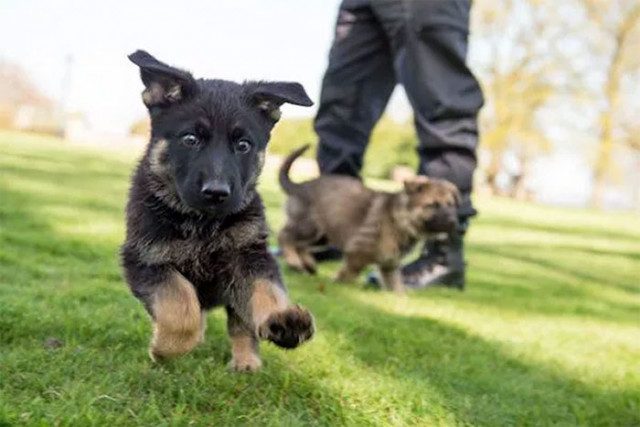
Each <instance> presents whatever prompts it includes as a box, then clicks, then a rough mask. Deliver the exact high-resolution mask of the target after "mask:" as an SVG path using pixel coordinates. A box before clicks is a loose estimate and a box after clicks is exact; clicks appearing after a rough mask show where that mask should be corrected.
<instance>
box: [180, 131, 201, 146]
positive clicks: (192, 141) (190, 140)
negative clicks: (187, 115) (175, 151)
mask: <svg viewBox="0 0 640 427" xmlns="http://www.w3.org/2000/svg"><path fill="white" fill-rule="evenodd" d="M180 140H181V141H182V143H183V144H184V145H186V146H187V147H193V146H196V145H198V143H199V142H200V140H199V139H198V137H197V136H195V135H194V134H192V133H188V134H186V135H184V136H183V137H182V138H180Z"/></svg>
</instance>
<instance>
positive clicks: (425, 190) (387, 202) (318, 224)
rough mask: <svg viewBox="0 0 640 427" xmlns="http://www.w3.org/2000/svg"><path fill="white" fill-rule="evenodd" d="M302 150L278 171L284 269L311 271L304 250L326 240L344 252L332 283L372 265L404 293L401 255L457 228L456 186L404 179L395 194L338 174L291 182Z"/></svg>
mask: <svg viewBox="0 0 640 427" xmlns="http://www.w3.org/2000/svg"><path fill="white" fill-rule="evenodd" d="M307 148H308V146H304V147H302V148H299V149H297V150H295V151H294V152H293V153H291V154H290V155H289V157H287V158H286V159H285V161H284V163H283V164H282V166H281V168H280V185H281V186H282V189H283V190H284V192H285V193H287V194H288V195H289V199H288V200H287V205H286V213H287V223H286V225H285V226H284V228H283V229H282V231H280V234H279V236H278V240H279V243H280V247H281V248H282V251H283V256H284V260H285V262H286V263H287V265H288V266H289V267H291V268H293V269H295V270H299V271H307V272H309V273H314V272H315V260H314V258H313V255H312V254H311V252H310V250H309V249H310V247H311V246H312V245H313V244H314V243H316V242H317V241H318V240H320V239H326V240H327V241H328V242H329V243H330V244H331V245H334V246H336V247H337V248H339V249H340V250H341V251H342V252H343V254H344V264H343V266H342V268H341V270H340V271H339V272H338V276H337V277H336V280H338V281H351V280H353V279H354V278H355V277H357V275H358V274H359V273H360V272H361V271H362V269H363V268H364V267H366V266H367V265H369V264H377V265H378V266H379V268H380V272H381V274H382V279H383V281H384V283H385V285H386V286H387V288H389V289H392V290H394V291H397V292H402V291H404V285H403V283H402V280H401V276H400V271H399V266H400V261H401V259H402V257H403V256H404V255H405V254H406V253H407V252H409V251H410V250H411V248H412V247H413V246H414V245H415V243H416V242H417V241H418V240H420V239H421V238H424V237H426V235H427V234H428V233H435V232H450V231H452V230H454V229H455V227H456V226H457V221H458V216H457V213H456V206H457V204H458V203H459V197H460V195H459V193H458V190H457V188H456V187H455V186H454V185H453V184H451V183H450V182H448V181H444V180H439V179H433V178H427V177H425V176H417V177H415V178H413V179H411V180H408V181H406V182H405V183H404V190H403V191H401V192H399V193H384V192H379V191H373V190H370V189H368V188H366V187H365V186H364V185H363V184H362V182H361V181H359V180H358V179H355V178H352V177H348V176H343V175H322V176H320V177H319V178H317V179H313V180H311V181H307V182H303V183H300V184H295V183H293V182H291V180H290V179H289V169H290V168H291V165H292V164H293V162H294V161H295V159H296V158H298V157H299V156H300V155H302V153H303V152H304V151H305V150H306V149H307Z"/></svg>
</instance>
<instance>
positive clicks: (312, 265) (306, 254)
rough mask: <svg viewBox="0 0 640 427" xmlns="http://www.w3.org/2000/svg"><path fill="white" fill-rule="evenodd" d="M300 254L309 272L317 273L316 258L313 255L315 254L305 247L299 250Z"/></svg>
mask: <svg viewBox="0 0 640 427" xmlns="http://www.w3.org/2000/svg"><path fill="white" fill-rule="evenodd" d="M298 253H299V254H300V259H301V260H302V265H304V269H305V271H306V272H307V273H309V274H316V273H317V268H316V259H315V258H314V257H313V254H312V253H311V251H309V249H307V248H304V249H300V250H299V251H298Z"/></svg>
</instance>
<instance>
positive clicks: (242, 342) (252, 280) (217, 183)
mask: <svg viewBox="0 0 640 427" xmlns="http://www.w3.org/2000/svg"><path fill="white" fill-rule="evenodd" d="M129 59H130V60H131V61H132V62H133V63H134V64H136V65H137V66H138V67H140V76H141V78H142V82H143V83H144V86H145V89H144V91H143V92H142V100H143V101H144V104H145V105H146V106H147V108H148V110H149V115H150V117H151V139H150V142H149V145H148V147H147V150H146V153H145V154H144V157H143V158H142V160H141V161H140V163H139V165H138V167H137V169H136V171H135V174H134V175H133V178H132V183H131V189H130V193H129V202H128V205H127V236H126V241H125V243H124V245H123V246H122V251H121V254H122V265H123V268H124V275H125V278H126V280H127V282H128V284H129V286H130V288H131V290H132V292H133V294H134V295H135V296H136V297H137V298H139V299H140V300H141V301H142V303H143V304H144V306H145V308H146V310H147V311H148V313H149V314H150V316H151V320H152V323H153V337H152V339H151V344H150V349H149V354H150V356H151V358H152V359H153V360H158V359H162V358H166V357H171V356H176V355H180V354H183V353H186V352H188V351H190V350H191V349H193V348H194V347H195V346H196V345H197V344H198V343H200V342H202V341H203V339H204V329H205V324H206V322H205V316H206V310H209V309H211V308H212V307H216V306H224V307H225V309H226V311H227V324H228V331H229V335H230V337H231V342H232V360H231V362H230V366H231V368H232V369H234V370H237V371H254V370H257V369H258V368H260V366H261V361H260V357H259V355H258V341H259V339H264V340H269V341H272V342H273V343H275V344H276V345H278V346H280V347H283V348H294V347H297V346H298V345H300V344H301V343H303V342H305V341H307V340H309V339H310V338H311V337H312V335H313V333H314V322H313V318H312V316H311V314H310V313H309V311H307V310H306V309H304V308H302V307H300V306H297V305H292V304H291V303H290V302H289V300H288V298H287V293H286V290H285V287H284V285H283V283H282V279H281V276H280V272H279V270H278V266H277V264H276V262H275V260H274V259H273V257H272V256H271V255H270V254H269V252H268V250H267V244H266V239H267V226H266V223H265V215H264V207H263V204H262V200H261V199H260V196H259V195H258V194H257V193H256V182H257V180H258V176H259V175H260V172H261V169H262V165H263V162H264V153H265V148H266V146H267V142H268V140H269V136H270V132H271V129H272V128H273V126H274V124H275V123H276V121H277V120H278V119H279V117H280V110H279V107H280V106H281V105H282V104H283V103H285V102H288V103H291V104H296V105H304V106H310V105H312V104H313V103H312V102H311V100H310V99H309V97H308V96H307V94H306V93H305V91H304V89H303V87H302V86H301V85H300V84H299V83H289V82H245V83H242V84H238V83H233V82H230V81H224V80H208V79H197V80H196V79H195V78H193V77H192V75H191V74H190V73H189V72H187V71H184V70H181V69H178V68H174V67H171V66H169V65H167V64H164V63H162V62H160V61H158V60H157V59H155V58H154V57H153V56H151V55H150V54H148V53H147V52H144V51H140V50H139V51H136V52H134V53H133V54H131V55H130V56H129Z"/></svg>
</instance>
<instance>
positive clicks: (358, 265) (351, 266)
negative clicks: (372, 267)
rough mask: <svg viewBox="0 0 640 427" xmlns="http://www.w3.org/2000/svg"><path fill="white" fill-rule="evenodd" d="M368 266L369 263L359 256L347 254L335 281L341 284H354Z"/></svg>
mask: <svg viewBox="0 0 640 427" xmlns="http://www.w3.org/2000/svg"><path fill="white" fill-rule="evenodd" d="M367 264H368V262H367V261H366V260H365V259H364V258H362V257H360V256H358V255H357V254H353V253H346V254H345V255H344V263H343V264H342V267H340V270H339V271H338V274H337V275H336V277H335V279H334V281H336V282H341V283H348V282H353V281H354V280H355V279H356V278H357V277H358V275H359V274H360V272H361V271H362V269H363V268H365V267H366V266H367Z"/></svg>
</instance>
